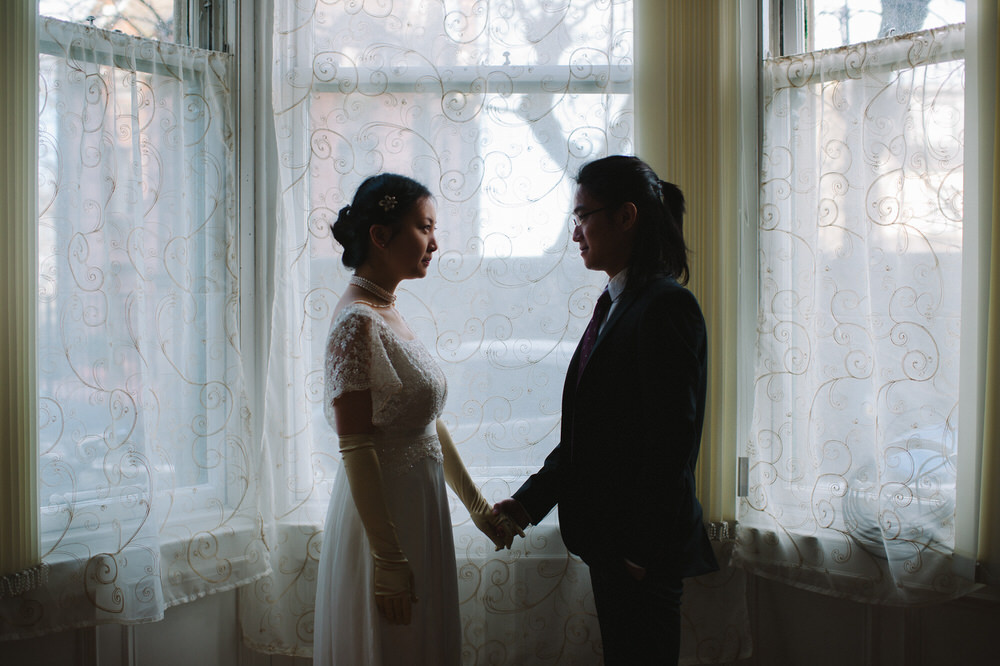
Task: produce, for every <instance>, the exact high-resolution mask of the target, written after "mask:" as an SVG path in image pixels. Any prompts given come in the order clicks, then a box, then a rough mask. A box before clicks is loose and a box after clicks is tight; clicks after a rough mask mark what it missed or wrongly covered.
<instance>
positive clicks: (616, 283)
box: [608, 268, 628, 303]
mask: <svg viewBox="0 0 1000 666" xmlns="http://www.w3.org/2000/svg"><path fill="white" fill-rule="evenodd" d="M627 281H628V269H627V268H624V269H622V270H620V271H618V272H617V273H615V276H614V277H613V278H611V281H610V282H608V296H610V297H611V302H612V303H613V302H615V301H617V300H618V297H619V296H621V295H622V292H623V291H625V283H626V282H627Z"/></svg>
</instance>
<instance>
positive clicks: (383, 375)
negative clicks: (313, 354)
mask: <svg viewBox="0 0 1000 666" xmlns="http://www.w3.org/2000/svg"><path fill="white" fill-rule="evenodd" d="M375 316H378V315H374V314H372V313H370V312H367V311H366V309H365V308H363V307H357V306H348V307H347V308H345V309H344V310H343V311H342V312H341V313H340V314H339V315H338V316H337V318H336V319H335V320H334V323H333V326H332V328H331V329H330V336H329V337H328V338H327V342H326V374H325V383H324V394H325V397H324V401H323V402H324V413H325V414H326V420H327V421H328V422H329V423H330V425H331V426H334V424H335V421H334V418H333V401H334V400H335V399H336V398H338V397H339V396H341V395H343V394H344V393H348V392H350V391H363V390H365V389H370V390H371V392H372V413H373V414H379V413H381V412H383V411H384V410H385V408H386V404H387V403H388V401H389V399H390V398H391V396H392V395H393V394H395V393H397V392H398V391H399V390H400V389H401V388H402V386H403V383H402V382H401V381H400V379H399V375H397V374H396V371H395V370H394V369H393V367H392V363H391V362H390V361H389V355H388V353H387V352H386V349H385V345H384V343H383V341H382V338H381V336H380V335H379V332H378V326H377V325H376V322H375V321H374V320H373V317H375Z"/></svg>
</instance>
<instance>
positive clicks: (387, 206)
mask: <svg viewBox="0 0 1000 666" xmlns="http://www.w3.org/2000/svg"><path fill="white" fill-rule="evenodd" d="M378 205H379V206H381V207H382V210H384V211H385V212H386V213H388V212H389V211H390V210H392V209H393V208H395V207H396V197H394V196H392V195H391V194H387V195H385V196H384V197H382V200H381V201H379V202H378Z"/></svg>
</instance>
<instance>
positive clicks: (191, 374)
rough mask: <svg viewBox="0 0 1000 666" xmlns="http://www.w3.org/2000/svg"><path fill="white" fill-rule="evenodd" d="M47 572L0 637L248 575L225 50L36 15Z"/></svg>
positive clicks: (246, 462) (248, 495)
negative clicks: (44, 582) (214, 50)
mask: <svg viewBox="0 0 1000 666" xmlns="http://www.w3.org/2000/svg"><path fill="white" fill-rule="evenodd" d="M39 41H40V44H41V47H40V48H41V51H42V52H41V55H40V57H39V70H40V81H39V154H38V161H39V206H38V209H39V230H38V270H39V275H38V282H39V294H38V310H37V313H38V314H37V322H38V329H37V331H38V340H37V349H38V392H39V396H38V411H39V435H38V436H39V450H40V460H39V482H38V485H39V495H40V496H39V502H40V506H41V533H42V537H41V539H42V554H43V562H44V563H45V564H47V565H48V567H49V581H48V584H47V585H45V586H43V587H41V588H39V589H38V590H35V591H33V592H30V593H27V594H24V595H22V596H20V597H17V598H13V599H4V600H2V602H0V636H3V637H12V636H16V637H25V636H29V635H33V634H39V633H43V632H49V631H54V630H57V629H62V628H69V627H75V626H82V625H87V624H96V623H102V622H117V623H132V622H148V621H152V620H157V619H160V618H162V617H163V611H164V609H165V608H167V607H169V606H171V605H173V604H177V603H181V602H184V601H186V600H190V599H193V598H197V597H199V596H202V595H205V594H208V593H211V592H215V591H219V590H224V589H229V588H232V587H235V586H237V585H240V584H242V583H245V582H247V581H249V580H253V579H254V578H255V577H257V576H260V575H261V574H262V573H263V572H264V571H265V570H266V567H267V559H266V558H265V557H262V551H263V542H262V541H261V520H260V512H259V510H258V508H257V505H256V500H257V497H258V493H257V492H256V487H255V482H256V476H255V474H254V473H253V469H252V463H253V459H254V451H253V450H252V447H251V441H252V440H251V432H250V428H249V410H248V403H247V400H246V398H245V395H244V382H243V370H242V359H241V354H240V349H239V336H238V331H237V328H236V313H237V310H238V304H239V299H240V292H239V270H238V266H237V265H236V262H235V258H236V241H237V232H236V219H235V205H234V202H235V198H234V186H233V184H234V179H235V175H234V164H235V161H234V143H233V142H234V135H233V112H232V106H231V100H230V94H231V69H232V62H231V57H230V56H228V55H225V54H220V53H210V52H206V51H199V50H196V49H190V48H186V47H183V46H178V45H174V44H167V43H159V42H151V41H146V40H141V39H137V38H132V37H129V36H126V35H123V34H116V33H113V32H108V31H103V30H100V29H96V28H92V27H86V26H81V25H78V24H72V23H65V22H61V21H58V20H53V19H44V18H42V19H39Z"/></svg>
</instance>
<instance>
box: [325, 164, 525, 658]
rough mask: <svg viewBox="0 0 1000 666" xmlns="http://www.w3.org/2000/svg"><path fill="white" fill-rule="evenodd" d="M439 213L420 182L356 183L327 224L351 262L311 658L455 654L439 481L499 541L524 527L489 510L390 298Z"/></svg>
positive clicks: (441, 389)
mask: <svg viewBox="0 0 1000 666" xmlns="http://www.w3.org/2000/svg"><path fill="white" fill-rule="evenodd" d="M434 231H435V208H434V203H433V200H432V198H431V194H430V192H429V191H428V190H427V188H426V187H424V186H423V185H421V184H420V183H418V182H416V181H414V180H412V179H410V178H407V177H405V176H399V175H396V174H381V175H378V176H373V177H371V178H368V179H367V180H365V181H364V182H363V183H362V184H361V186H360V187H359V188H358V191H357V193H356V194H355V196H354V200H353V201H352V203H351V205H349V206H345V207H344V208H343V209H342V210H341V211H340V214H339V216H338V218H337V221H336V222H335V223H334V225H333V235H334V238H335V239H336V240H337V242H339V243H340V244H341V245H342V246H343V248H344V254H343V262H344V265H345V266H347V267H348V268H353V269H355V274H354V276H353V277H352V278H351V280H350V286H349V287H348V288H347V289H346V290H345V292H344V295H343V297H342V298H341V299H340V302H339V303H338V304H337V307H336V310H335V312H334V315H333V323H332V326H331V330H330V335H329V338H328V340H327V347H326V371H325V401H324V404H325V410H326V417H327V420H328V421H329V422H330V424H331V425H332V426H333V427H334V428H335V429H336V431H337V434H338V437H339V440H340V452H341V456H342V464H341V466H340V468H339V469H338V471H337V477H336V481H335V483H334V490H333V495H332V497H331V498H330V506H329V509H328V512H327V517H326V528H325V531H324V535H323V542H322V551H321V555H320V563H319V575H318V581H317V584H318V589H317V593H316V616H315V627H314V643H313V663H314V664H317V665H320V664H322V665H323V666H329V665H331V664H334V665H337V666H340V665H341V664H346V665H351V666H354V665H360V664H364V665H370V664H376V665H377V664H383V665H389V664H406V665H414V664H426V665H434V666H438V665H441V666H446V665H449V664H458V663H459V662H460V659H461V626H460V621H459V613H458V576H457V571H456V566H455V549H454V543H453V540H452V533H451V517H450V515H449V511H448V499H447V496H446V491H445V482H447V483H448V485H449V486H451V488H452V489H453V490H454V491H455V493H456V495H458V497H459V499H460V500H461V501H462V503H463V504H464V505H465V507H466V508H467V509H468V510H469V513H470V515H471V516H472V519H473V521H474V522H475V524H476V526H477V527H479V529H480V530H482V531H483V532H484V533H485V534H486V535H487V536H488V537H489V538H490V539H491V540H492V541H493V543H494V544H495V545H496V547H497V549H498V550H499V549H500V548H502V547H504V546H508V547H509V546H510V543H511V541H512V540H513V535H514V534H515V533H517V534H522V533H521V531H520V529H519V528H518V527H517V526H516V525H514V524H513V523H512V522H511V521H510V520H509V519H507V518H506V517H505V516H503V515H502V514H501V515H493V513H492V511H491V507H490V505H489V504H488V503H487V502H486V500H485V499H484V498H483V496H482V495H481V494H480V492H479V490H478V488H476V486H475V485H474V484H473V482H472V479H471V478H470V477H469V474H468V472H467V471H466V469H465V466H464V465H463V464H462V460H461V458H460V457H459V456H458V452H457V451H456V449H455V445H454V443H453V442H452V440H451V437H450V436H449V435H448V431H447V430H446V429H445V428H444V425H443V423H442V422H441V421H440V419H439V418H438V417H439V416H440V414H441V410H442V409H443V407H444V402H445V394H446V385H445V378H444V375H443V374H442V372H441V369H440V368H439V367H438V366H437V364H436V363H435V362H434V360H433V359H432V358H431V355H430V354H429V352H428V351H427V350H426V349H425V348H424V346H423V345H422V344H420V342H419V341H418V340H417V339H416V337H415V336H414V334H413V332H412V331H411V330H410V328H409V327H408V326H407V325H406V322H405V321H404V320H403V318H402V316H401V315H400V313H399V312H398V311H397V310H396V308H395V307H394V303H395V300H396V296H395V294H394V291H395V289H396V286H397V285H398V284H399V283H400V282H401V281H402V280H406V279H413V278H422V277H424V276H425V275H427V270H428V267H429V266H430V262H431V256H432V254H433V253H434V252H435V251H436V250H437V243H436V242H435V239H434Z"/></svg>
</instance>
